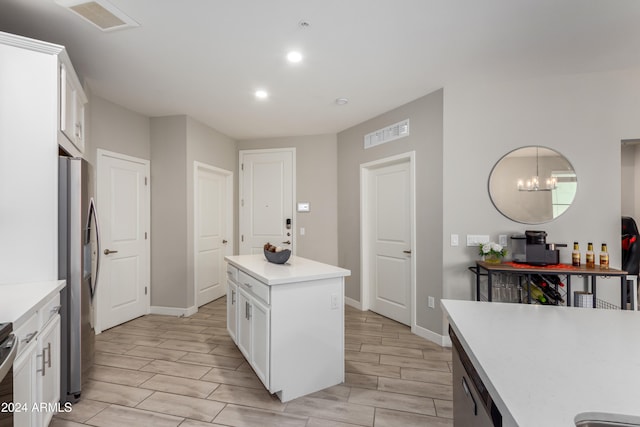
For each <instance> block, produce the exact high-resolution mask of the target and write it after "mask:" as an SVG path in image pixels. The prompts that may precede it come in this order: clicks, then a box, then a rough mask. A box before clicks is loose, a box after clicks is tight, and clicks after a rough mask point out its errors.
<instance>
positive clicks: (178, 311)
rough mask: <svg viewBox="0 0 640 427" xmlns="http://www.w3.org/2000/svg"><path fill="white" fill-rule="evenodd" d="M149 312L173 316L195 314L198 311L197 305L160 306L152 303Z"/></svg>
mask: <svg viewBox="0 0 640 427" xmlns="http://www.w3.org/2000/svg"><path fill="white" fill-rule="evenodd" d="M150 312H151V314H161V315H164V316H175V317H189V316H191V315H192V314H196V313H197V312H198V307H196V306H195V305H193V306H191V307H188V308H181V307H161V306H157V305H152V306H151V310H150Z"/></svg>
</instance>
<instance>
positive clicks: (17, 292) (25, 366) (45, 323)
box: [0, 280, 65, 427]
mask: <svg viewBox="0 0 640 427" xmlns="http://www.w3.org/2000/svg"><path fill="white" fill-rule="evenodd" d="M64 286H65V282H64V280H56V281H50V282H37V283H16V284H0V322H2V323H4V322H11V323H13V331H14V333H15V334H16V337H17V338H18V354H17V356H16V359H15V361H14V363H13V402H14V404H15V411H14V414H13V415H14V425H15V426H25V427H27V426H28V427H41V426H42V427H44V426H48V425H49V423H50V421H51V417H53V415H54V414H55V413H56V412H57V411H58V409H60V408H59V401H60V315H59V312H60V308H61V306H60V291H61V290H62V288H63V287H64Z"/></svg>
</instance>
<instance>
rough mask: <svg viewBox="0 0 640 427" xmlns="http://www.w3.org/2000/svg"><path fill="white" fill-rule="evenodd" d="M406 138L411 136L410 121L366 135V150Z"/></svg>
mask: <svg viewBox="0 0 640 427" xmlns="http://www.w3.org/2000/svg"><path fill="white" fill-rule="evenodd" d="M405 136H409V119H406V120H403V121H401V122H398V123H395V124H392V125H391V126H387V127H386V128H383V129H378V130H377V131H375V132H371V133H368V134H366V135H365V136H364V148H365V149H367V148H371V147H375V146H376V145H380V144H384V143H385V142H390V141H393V140H396V139H399V138H404V137H405Z"/></svg>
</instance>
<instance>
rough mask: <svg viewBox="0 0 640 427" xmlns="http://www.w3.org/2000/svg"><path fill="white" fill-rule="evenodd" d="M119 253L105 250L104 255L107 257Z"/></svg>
mask: <svg viewBox="0 0 640 427" xmlns="http://www.w3.org/2000/svg"><path fill="white" fill-rule="evenodd" d="M117 253H118V251H110V250H109V249H105V250H104V254H105V255H109V254H117Z"/></svg>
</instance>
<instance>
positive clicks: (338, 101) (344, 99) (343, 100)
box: [336, 98, 349, 105]
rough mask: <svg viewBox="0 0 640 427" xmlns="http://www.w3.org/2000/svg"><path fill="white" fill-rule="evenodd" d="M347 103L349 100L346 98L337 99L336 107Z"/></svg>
mask: <svg viewBox="0 0 640 427" xmlns="http://www.w3.org/2000/svg"><path fill="white" fill-rule="evenodd" d="M348 103H349V100H348V99H347V98H338V99H336V104H338V105H346V104H348Z"/></svg>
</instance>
